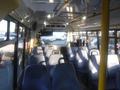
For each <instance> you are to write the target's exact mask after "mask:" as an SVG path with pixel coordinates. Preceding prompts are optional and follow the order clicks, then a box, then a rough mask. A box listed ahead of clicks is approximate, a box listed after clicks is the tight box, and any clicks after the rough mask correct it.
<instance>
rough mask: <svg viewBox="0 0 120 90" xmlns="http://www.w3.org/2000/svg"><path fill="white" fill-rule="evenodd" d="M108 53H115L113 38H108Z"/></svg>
mask: <svg viewBox="0 0 120 90" xmlns="http://www.w3.org/2000/svg"><path fill="white" fill-rule="evenodd" d="M108 53H109V54H115V39H114V38H110V39H109V46H108Z"/></svg>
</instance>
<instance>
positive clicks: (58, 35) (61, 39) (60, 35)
mask: <svg viewBox="0 0 120 90" xmlns="http://www.w3.org/2000/svg"><path fill="white" fill-rule="evenodd" d="M41 41H42V44H45V45H58V46H65V45H67V34H66V32H53V35H52V36H42V37H41Z"/></svg>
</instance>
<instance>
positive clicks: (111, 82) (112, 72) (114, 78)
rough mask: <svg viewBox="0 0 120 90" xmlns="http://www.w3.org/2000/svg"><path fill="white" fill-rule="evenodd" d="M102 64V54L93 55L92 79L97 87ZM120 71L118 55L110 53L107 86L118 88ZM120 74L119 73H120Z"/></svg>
mask: <svg viewBox="0 0 120 90" xmlns="http://www.w3.org/2000/svg"><path fill="white" fill-rule="evenodd" d="M99 64H100V56H99V55H92V56H91V61H90V71H91V79H92V81H93V83H94V85H95V86H96V87H98V86H97V85H98V70H99ZM119 73H120V65H119V60H118V57H117V55H108V62H107V75H106V79H107V80H106V81H107V84H106V88H107V89H108V90H109V89H110V90H113V89H114V90H118V88H119V85H118V82H120V79H119V75H120V74H119ZM118 74H119V75H118Z"/></svg>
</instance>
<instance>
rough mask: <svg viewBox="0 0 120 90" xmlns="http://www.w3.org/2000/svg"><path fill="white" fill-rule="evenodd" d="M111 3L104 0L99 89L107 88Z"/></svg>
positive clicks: (108, 0)
mask: <svg viewBox="0 0 120 90" xmlns="http://www.w3.org/2000/svg"><path fill="white" fill-rule="evenodd" d="M109 5H110V0H102V21H101V32H102V37H101V50H100V69H99V86H98V90H105V89H106V69H107V56H108V41H109V38H108V35H109Z"/></svg>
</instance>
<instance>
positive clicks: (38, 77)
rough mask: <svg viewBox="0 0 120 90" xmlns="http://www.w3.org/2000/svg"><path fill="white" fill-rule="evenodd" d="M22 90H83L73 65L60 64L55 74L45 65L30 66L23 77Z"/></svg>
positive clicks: (55, 69)
mask: <svg viewBox="0 0 120 90" xmlns="http://www.w3.org/2000/svg"><path fill="white" fill-rule="evenodd" d="M21 87H22V88H21V90H83V89H82V87H81V86H80V84H79V82H78V81H77V77H76V74H75V70H74V68H73V66H72V65H71V64H59V65H57V66H56V67H55V68H54V71H53V74H52V75H50V73H49V72H48V71H47V69H46V67H45V66H43V65H39V64H37V65H30V66H28V67H27V68H26V69H25V71H24V75H23V81H22V86H21Z"/></svg>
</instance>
